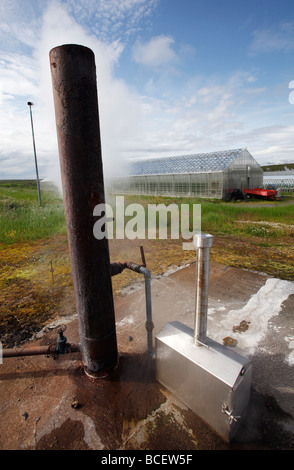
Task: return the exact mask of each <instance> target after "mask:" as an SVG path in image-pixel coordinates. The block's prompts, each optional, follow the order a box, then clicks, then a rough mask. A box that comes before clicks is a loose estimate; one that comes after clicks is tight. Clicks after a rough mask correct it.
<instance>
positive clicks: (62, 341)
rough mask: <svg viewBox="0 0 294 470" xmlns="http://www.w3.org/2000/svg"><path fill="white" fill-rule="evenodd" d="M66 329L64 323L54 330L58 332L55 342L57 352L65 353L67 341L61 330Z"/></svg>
mask: <svg viewBox="0 0 294 470" xmlns="http://www.w3.org/2000/svg"><path fill="white" fill-rule="evenodd" d="M65 330H66V326H65V325H60V326H58V327H57V328H56V329H55V331H56V332H57V333H58V334H59V336H58V339H57V344H56V352H57V354H66V353H67V343H66V341H67V340H66V337H65V336H63V332H64V331H65Z"/></svg>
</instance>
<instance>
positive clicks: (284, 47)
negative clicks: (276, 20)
mask: <svg viewBox="0 0 294 470" xmlns="http://www.w3.org/2000/svg"><path fill="white" fill-rule="evenodd" d="M253 36H254V38H253V42H252V44H251V47H250V52H252V53H268V52H280V51H284V52H289V51H293V49H294V23H292V22H288V23H282V24H280V25H278V26H276V27H272V28H268V29H260V30H256V31H254V32H253Z"/></svg>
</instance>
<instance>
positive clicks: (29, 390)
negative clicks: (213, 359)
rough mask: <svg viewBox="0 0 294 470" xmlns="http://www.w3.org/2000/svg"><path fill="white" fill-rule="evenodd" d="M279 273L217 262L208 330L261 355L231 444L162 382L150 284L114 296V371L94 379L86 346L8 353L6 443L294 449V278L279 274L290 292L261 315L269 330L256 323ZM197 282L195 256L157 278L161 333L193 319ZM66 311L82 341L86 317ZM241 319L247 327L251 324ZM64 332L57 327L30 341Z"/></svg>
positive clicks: (3, 413)
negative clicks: (151, 352) (154, 352)
mask: <svg viewBox="0 0 294 470" xmlns="http://www.w3.org/2000/svg"><path fill="white" fill-rule="evenodd" d="M138 277H139V275H138ZM268 282H269V284H267V283H268ZM270 282H272V280H271V278H270V277H269V276H266V275H262V274H258V273H253V272H249V271H245V270H241V269H237V268H231V267H227V266H223V265H220V264H217V263H214V262H212V263H211V270H210V293H209V315H208V335H209V336H210V337H212V338H213V339H217V340H219V339H220V338H224V337H228V336H232V337H233V338H234V339H236V342H237V346H236V348H239V349H240V351H241V352H242V348H245V350H246V351H247V353H249V355H250V358H251V360H252V363H253V377H252V393H251V400H250V403H249V407H248V410H247V416H246V418H245V419H244V421H243V423H242V425H241V426H240V428H239V432H238V434H237V436H236V438H235V439H234V441H233V442H231V443H230V444H228V443H226V442H224V441H223V439H222V438H221V437H219V436H218V435H217V434H216V433H215V432H214V430H213V429H211V428H210V427H209V426H208V425H207V424H206V423H205V422H203V421H202V420H201V419H200V418H199V417H197V416H196V415H195V414H194V413H192V412H191V411H190V410H189V409H188V408H187V407H186V406H185V405H183V404H182V403H181V402H180V401H179V400H178V399H177V398H175V397H174V396H173V395H172V394H170V393H169V392H168V391H167V390H166V389H165V388H164V387H163V386H161V385H160V384H159V383H158V382H157V381H156V377H155V359H153V358H151V357H150V356H148V354H147V333H146V329H145V292H144V286H143V285H141V286H139V287H140V288H138V289H135V288H134V290H133V292H132V289H129V292H128V293H126V294H125V295H122V296H120V297H119V298H118V299H117V300H116V302H115V312H116V324H117V339H118V347H119V353H120V361H119V366H118V368H117V370H116V371H115V373H114V374H113V375H112V376H111V377H110V378H108V379H99V380H95V381H91V380H90V379H89V378H88V377H87V376H86V375H85V373H84V370H83V364H82V361H81V357H80V354H79V353H74V354H68V355H62V356H58V358H55V359H54V358H52V357H51V356H50V357H46V356H31V357H18V358H6V359H4V361H3V364H2V365H1V366H0V423H1V440H0V448H1V449H2V450H5V449H7V450H21V449H25V450H38V449H40V450H65V449H66V450H90V449H91V450H114V449H116V450H120V449H121V450H129V451H130V450H139V449H142V450H189V451H193V450H203V449H205V450H217V449H223V450H234V449H238V450H239V449H292V445H293V442H294V440H293V436H294V434H293V433H294V400H293V393H294V386H293V361H292V356H291V352H292V351H293V350H292V349H291V345H292V344H293V339H294V331H293V330H294V328H293V307H294V295H293V294H292V290H291V289H292V288H293V284H294V283H292V282H289V281H279V280H277V284H273V287H275V288H276V289H277V292H280V291H281V292H282V294H281V296H280V301H279V302H280V304H278V306H277V307H275V309H276V310H274V307H273V312H272V315H273V316H271V315H270V314H269V315H268V318H267V321H266V322H264V323H262V322H258V323H260V324H261V325H262V329H261V330H259V331H257V330H256V326H255V322H256V316H258V309H259V307H258V305H263V304H264V303H266V302H268V298H269V295H270V293H269V292H268V290H266V291H265V294H264V297H262V295H261V294H262V293H263V292H264V291H263V290H264V289H265V288H266V286H269V287H270V286H271V284H270ZM281 282H282V283H283V282H284V283H286V284H282V285H281V284H280V283H281ZM194 284H195V264H191V265H190V266H188V267H185V268H183V269H180V270H178V271H176V272H174V273H170V274H169V275H165V276H161V277H159V278H157V279H153V280H152V307H153V321H154V332H153V333H154V336H155V335H156V334H157V333H158V332H159V331H160V330H161V328H162V327H163V326H164V325H165V324H166V323H167V322H169V321H173V320H178V321H180V322H182V323H184V324H186V325H188V326H193V312H194V303H195V288H194ZM134 287H136V286H134ZM281 288H282V290H281ZM279 289H280V290H279ZM283 289H284V290H283ZM287 292H289V294H287ZM260 293H261V294H260ZM259 294H260V295H259ZM254 299H257V301H258V302H259V303H258V302H257V304H256V305H255V308H254V309H251V310H250V313H249V314H248V311H249V310H248V306H250V305H249V302H250V301H254ZM279 305H280V307H279ZM232 312H233V313H234V315H232ZM236 312H237V313H236ZM67 320H70V321H68V323H67V329H66V331H65V336H66V337H67V339H68V342H72V343H77V342H79V335H78V323H77V319H76V318H70V319H67V318H66V317H64V318H61V321H62V322H66V321H67ZM230 321H231V324H230ZM242 321H244V322H245V323H246V325H247V328H242V325H243V326H244V324H245V323H241V322H242ZM238 325H239V329H238V328H236V327H238ZM240 325H241V327H240ZM233 327H235V330H234V329H233ZM244 338H245V340H244ZM246 338H248V341H247V343H246ZM254 339H256V341H255V342H254ZM55 340H56V332H54V331H53V330H52V331H49V333H46V334H44V335H43V336H41V337H40V339H38V340H36V341H34V342H30V343H29V345H30V346H31V345H34V344H36V345H37V344H38V345H43V344H50V343H52V342H54V341H55ZM291 341H292V343H291ZM240 345H241V346H242V348H241V346H240ZM248 345H249V346H248ZM246 348H247V349H246Z"/></svg>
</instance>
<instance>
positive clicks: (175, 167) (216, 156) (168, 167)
mask: <svg viewBox="0 0 294 470" xmlns="http://www.w3.org/2000/svg"><path fill="white" fill-rule="evenodd" d="M244 150H245V149H235V150H224V151H220V152H211V153H200V154H195V155H182V156H178V157H163V158H150V159H146V160H137V161H136V162H134V163H132V164H131V168H130V174H131V175H133V176H135V175H136V176H139V175H162V174H173V173H205V172H211V171H223V170H225V169H226V168H227V167H228V166H229V165H230V164H231V163H233V161H234V160H236V158H237V157H238V156H240V155H243V152H244Z"/></svg>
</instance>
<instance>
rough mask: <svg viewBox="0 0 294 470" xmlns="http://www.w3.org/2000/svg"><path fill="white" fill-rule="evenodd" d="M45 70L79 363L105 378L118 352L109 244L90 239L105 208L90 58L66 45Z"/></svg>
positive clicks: (81, 49) (56, 51) (89, 54)
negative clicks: (100, 209)
mask: <svg viewBox="0 0 294 470" xmlns="http://www.w3.org/2000/svg"><path fill="white" fill-rule="evenodd" d="M50 67H51V76H52V85H53V97H54V107H55V117H56V128H57V140H58V148H59V159H60V168H61V179H62V187H63V198H64V207H65V215H66V224H67V234H68V242H69V250H70V258H71V267H72V277H73V284H74V291H75V302H76V308H77V314H78V320H79V333H80V341H81V350H82V357H83V362H84V366H85V371H86V373H87V374H88V375H89V376H91V377H96V376H105V375H108V374H109V373H110V372H111V371H112V370H113V369H114V368H115V367H116V365H117V362H118V351H117V340H116V330H115V315H114V305H113V293H112V285H111V276H110V268H109V266H110V260H109V247H108V240H107V238H106V237H105V238H103V239H102V240H97V239H96V238H95V237H94V235H93V226H94V223H95V222H96V220H97V217H94V216H93V209H94V207H95V206H96V205H97V204H100V203H105V194H104V178H103V165H102V156H101V140H100V127H99V114H98V98H97V84H96V66H95V58H94V54H93V52H92V51H91V50H90V49H88V48H87V47H83V46H79V45H75V44H68V45H63V46H59V47H56V48H54V49H52V50H51V51H50Z"/></svg>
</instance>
